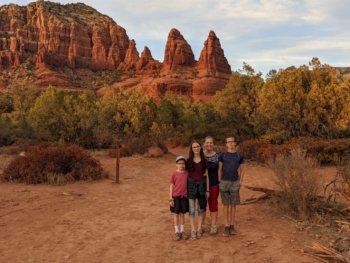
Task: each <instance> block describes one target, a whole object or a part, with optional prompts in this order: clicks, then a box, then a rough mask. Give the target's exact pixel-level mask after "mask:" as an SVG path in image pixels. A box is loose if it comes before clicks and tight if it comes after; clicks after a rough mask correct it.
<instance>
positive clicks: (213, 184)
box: [203, 136, 219, 235]
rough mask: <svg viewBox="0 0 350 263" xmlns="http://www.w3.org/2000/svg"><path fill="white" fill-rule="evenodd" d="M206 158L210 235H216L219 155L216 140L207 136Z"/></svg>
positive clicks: (205, 142) (205, 145) (205, 140)
mask: <svg viewBox="0 0 350 263" xmlns="http://www.w3.org/2000/svg"><path fill="white" fill-rule="evenodd" d="M203 147H204V156H205V159H206V161H207V166H208V177H209V199H208V205H209V211H210V219H211V227H210V234H211V235H215V234H216V233H217V232H218V227H217V218H218V197H219V178H218V169H219V154H218V153H216V152H215V151H214V138H213V137H211V136H207V137H205V139H204V144H203Z"/></svg>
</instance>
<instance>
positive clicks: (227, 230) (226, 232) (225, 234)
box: [224, 226, 230, 237]
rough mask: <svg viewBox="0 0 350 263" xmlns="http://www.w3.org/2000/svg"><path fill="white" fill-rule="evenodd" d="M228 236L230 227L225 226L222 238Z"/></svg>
mask: <svg viewBox="0 0 350 263" xmlns="http://www.w3.org/2000/svg"><path fill="white" fill-rule="evenodd" d="M229 235H230V227H229V226H225V228H224V236H225V237H228V236H229Z"/></svg>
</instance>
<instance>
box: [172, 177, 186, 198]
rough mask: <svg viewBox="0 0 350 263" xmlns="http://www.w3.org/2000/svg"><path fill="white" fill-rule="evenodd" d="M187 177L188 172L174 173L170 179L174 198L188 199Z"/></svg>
mask: <svg viewBox="0 0 350 263" xmlns="http://www.w3.org/2000/svg"><path fill="white" fill-rule="evenodd" d="M187 177H188V172H187V171H184V172H182V173H181V172H177V171H175V172H173V174H172V175H171V177H170V183H171V184H172V185H174V186H173V196H186V197H187Z"/></svg>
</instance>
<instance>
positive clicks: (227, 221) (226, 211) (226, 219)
mask: <svg viewBox="0 0 350 263" xmlns="http://www.w3.org/2000/svg"><path fill="white" fill-rule="evenodd" d="M229 208H230V206H229V205H224V223H225V226H229V225H230V218H229Z"/></svg>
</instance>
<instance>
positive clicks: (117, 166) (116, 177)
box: [115, 137, 120, 184]
mask: <svg viewBox="0 0 350 263" xmlns="http://www.w3.org/2000/svg"><path fill="white" fill-rule="evenodd" d="M115 157H116V164H115V182H116V183H117V184H119V164H120V146H119V137H118V139H117V147H116V155H115Z"/></svg>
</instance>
